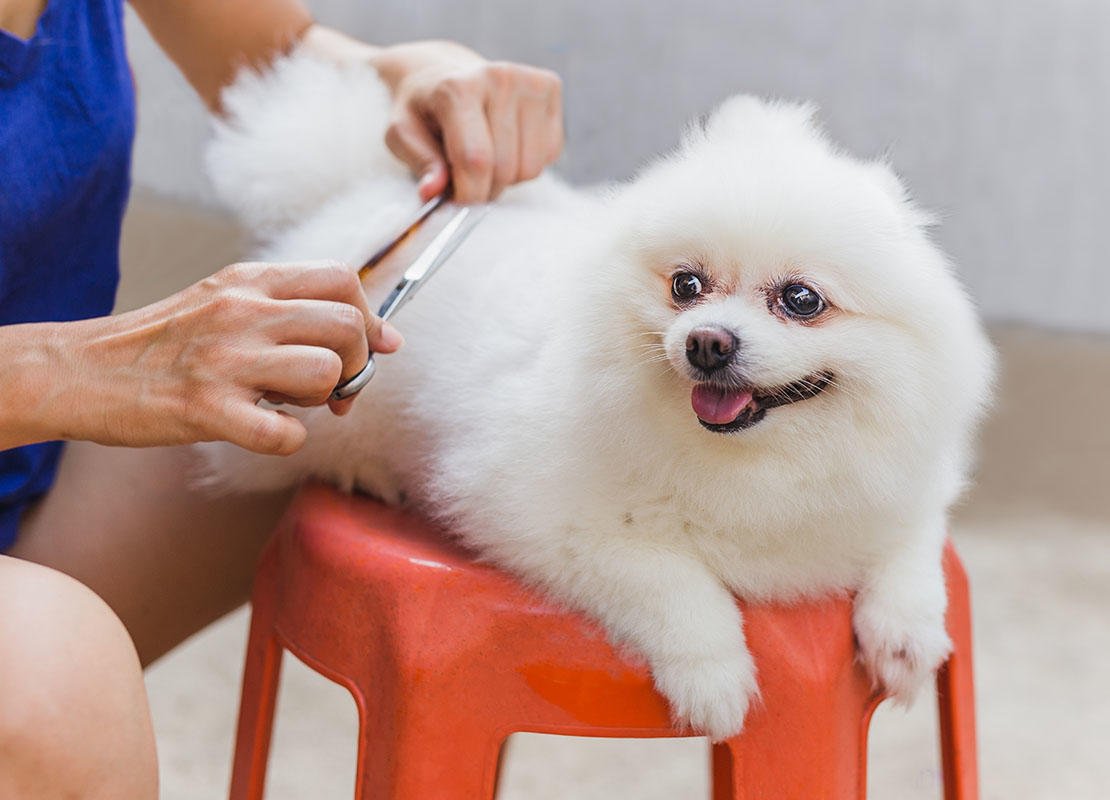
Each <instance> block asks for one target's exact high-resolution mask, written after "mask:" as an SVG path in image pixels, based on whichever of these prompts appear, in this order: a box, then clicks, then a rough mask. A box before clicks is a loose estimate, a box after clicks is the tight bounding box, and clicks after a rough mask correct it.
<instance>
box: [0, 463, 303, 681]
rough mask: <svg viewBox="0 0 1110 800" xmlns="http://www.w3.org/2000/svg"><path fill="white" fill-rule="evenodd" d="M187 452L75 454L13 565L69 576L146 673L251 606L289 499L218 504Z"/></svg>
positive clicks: (34, 514) (26, 525) (24, 531)
mask: <svg viewBox="0 0 1110 800" xmlns="http://www.w3.org/2000/svg"><path fill="white" fill-rule="evenodd" d="M191 468H192V454H191V453H190V451H189V450H188V448H183V447H178V448H150V449H141V450H138V449H134V450H133V449H127V448H111V447H101V446H99V445H95V444H89V443H87V442H73V443H71V444H69V445H68V446H67V449H66V454H65V456H64V457H63V459H62V463H61V467H60V470H59V473H58V481H57V483H56V484H55V486H54V488H53V489H52V490H51V491H50V494H49V495H47V497H46V498H45V499H44V500H43V501H42V502H40V503H39V505H38V506H37V507H36V508H35V509H34V510H32V511H31V512H30V513H29V514H27V515H26V516H25V517H24V520H23V524H22V525H21V529H20V534H19V538H18V540H17V541H16V543H15V545H14V546H13V547H12V548H11V549H10V550H9V551H8V552H9V555H13V556H16V557H18V558H23V559H27V560H30V561H34V562H37V563H39V564H45V565H47V566H50V567H53V568H55V569H58V570H60V571H62V572H65V573H67V574H69V575H72V576H73V577H75V578H77V579H78V580H79V581H81V582H82V583H84V584H85V585H86V586H88V587H90V588H91V589H93V591H95V592H96V593H97V594H99V595H100V596H101V597H103V598H104V600H106V601H107V603H108V605H110V606H111V607H112V609H113V610H114V611H115V612H116V614H118V615H119V617H120V619H122V620H123V622H124V624H125V625H126V626H127V630H128V631H129V632H130V633H131V636H132V638H133V639H134V642H135V647H136V649H137V650H138V652H139V657H140V659H141V660H142V663H143V664H144V665H147V664H149V663H150V662H152V661H153V660H155V659H156V658H158V657H159V656H161V655H162V654H164V653H166V652H167V651H169V650H170V649H172V648H173V647H174V646H176V645H177V644H179V643H180V642H182V641H183V640H184V639H186V638H188V637H189V636H191V635H192V634H193V633H195V632H197V631H198V630H200V629H201V628H203V627H205V626H206V625H208V624H209V623H210V622H212V621H214V620H216V619H217V618H219V617H220V616H222V615H223V614H225V613H227V612H228V611H231V610H232V609H234V608H236V607H238V606H239V605H241V604H242V603H243V602H244V601H246V599H247V598H248V596H249V592H250V583H251V577H252V575H253V573H254V567H255V564H256V562H257V560H258V556H259V554H260V552H261V550H262V547H263V545H264V544H265V543H266V541H267V539H268V537H269V534H270V532H271V531H272V530H273V527H274V525H275V523H276V522H277V520H278V518H279V517H280V515H281V512H282V511H283V510H284V507H285V505H286V503H287V502H288V495H287V494H282V495H249V496H244V495H238V496H229V497H217V498H213V497H210V496H208V495H206V494H204V493H203V492H199V491H196V490H193V489H192V488H191V487H190V485H189V473H190V470H191Z"/></svg>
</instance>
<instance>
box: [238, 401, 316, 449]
mask: <svg viewBox="0 0 1110 800" xmlns="http://www.w3.org/2000/svg"><path fill="white" fill-rule="evenodd" d="M230 405H231V407H230V408H229V409H227V411H226V412H225V415H224V417H225V420H226V427H225V430H224V431H223V435H222V437H221V438H223V439H224V440H226V441H229V442H231V443H232V444H237V445H239V446H240V447H244V448H246V449H247V450H253V451H254V452H256V453H263V454H265V455H275V456H287V455H290V454H292V453H295V452H297V451H298V450H300V449H301V447H302V446H303V445H304V442H305V439H306V438H307V436H308V431H307V430H305V427H304V425H303V424H302V423H301V421H300V420H299V419H297V418H295V417H291V416H289V415H288V414H286V413H284V412H282V411H274V410H271V409H267V408H260V407H259V406H257V405H255V404H254V403H251V402H248V401H246V400H237V401H232V402H231V403H230Z"/></svg>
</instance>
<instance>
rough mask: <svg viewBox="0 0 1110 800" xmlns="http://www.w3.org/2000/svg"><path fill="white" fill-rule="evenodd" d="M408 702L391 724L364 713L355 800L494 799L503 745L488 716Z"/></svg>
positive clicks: (371, 713) (371, 714) (409, 699)
mask: <svg viewBox="0 0 1110 800" xmlns="http://www.w3.org/2000/svg"><path fill="white" fill-rule="evenodd" d="M406 700H407V701H410V702H406V703H405V706H404V707H402V708H401V709H399V712H400V713H396V715H395V717H394V719H393V720H392V724H389V723H388V722H387V723H386V724H375V721H374V717H375V716H377V715H375V714H374V713H373V711H372V710H371V711H369V712H366V713H363V715H362V718H361V719H360V728H361V731H360V736H359V753H358V771H357V775H356V778H355V781H356V784H355V786H356V789H355V798H356V800H423V799H424V798H428V800H433V799H434V800H493V796H494V791H495V789H496V785H497V771H498V758H499V753H500V749H501V741H499V739H498V737H496V736H495V735H493V733H492V731H491V730H490V726H489V724H488V721H487V720H486V719H485V717H484V715H482V714H477V715H475V714H472V713H466V712H465V711H460V709H458V708H457V707H456V708H451V707H450V705H449V704H444V705H442V706H441V707H438V708H434V709H427V708H425V709H418V708H414V707H413V704H412V702H411V701H412V700H413V698H412V697H411V695H410V696H409V697H408V698H406ZM359 705H360V711H361V709H362V707H363V703H362V701H361V700H360V703H359ZM483 723H485V724H483Z"/></svg>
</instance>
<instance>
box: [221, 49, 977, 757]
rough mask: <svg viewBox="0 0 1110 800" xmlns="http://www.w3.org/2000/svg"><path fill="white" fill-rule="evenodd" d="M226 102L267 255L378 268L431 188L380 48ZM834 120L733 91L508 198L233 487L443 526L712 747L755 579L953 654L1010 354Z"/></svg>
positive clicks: (906, 668)
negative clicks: (624, 156)
mask: <svg viewBox="0 0 1110 800" xmlns="http://www.w3.org/2000/svg"><path fill="white" fill-rule="evenodd" d="M224 104H225V109H226V112H227V119H226V121H225V122H222V123H219V124H218V129H217V134H216V138H215V141H214V143H213V144H212V147H211V149H210V151H209V168H210V172H211V175H212V177H213V179H214V181H215V182H216V184H217V188H218V189H219V191H220V192H221V194H222V195H223V197H225V198H226V199H227V200H228V202H230V203H231V204H233V205H234V206H236V207H237V210H238V211H239V213H240V214H241V215H242V217H243V219H244V220H245V221H246V223H247V224H248V225H249V226H251V227H252V228H254V230H255V231H257V232H259V233H260V234H261V235H262V236H263V237H264V238H265V241H266V244H265V246H264V247H263V248H262V249H261V251H260V252H259V253H258V256H259V258H260V259H265V260H294V259H319V258H335V259H340V260H343V261H345V262H348V263H352V264H357V263H361V262H362V261H363V260H364V259H365V258H366V256H367V255H368V254H369V253H370V252H371V251H372V250H374V248H375V245H377V244H380V242H381V241H382V240H383V239H384V238H386V234H388V233H390V232H392V231H393V229H394V228H395V227H396V225H397V223H398V222H399V221H401V220H403V219H404V218H405V217H407V216H409V215H411V213H412V212H413V210H414V209H415V207H416V199H415V195H416V192H415V189H414V186H413V183H412V181H411V180H410V178H409V176H408V175H407V173H406V172H405V171H404V169H403V168H402V167H401V166H400V165H399V164H398V163H396V162H394V161H393V159H392V157H391V156H390V155H389V154H388V152H387V151H386V149H385V147H384V145H382V144H380V143H381V142H382V140H383V131H384V128H385V125H386V111H387V102H386V94H385V90H384V88H382V86H381V85H380V84H379V83H378V81H377V79H376V77H375V75H374V73H373V72H372V71H371V70H370V69H369V68H366V69H361V68H338V67H335V66H331V65H325V64H323V63H319V62H316V61H312V60H309V59H306V58H302V57H294V58H292V59H288V60H286V61H284V62H282V63H280V64H279V65H278V66H277V67H276V69H275V70H274V71H273V72H271V73H269V74H267V75H265V76H257V75H253V74H251V75H245V76H243V77H241V78H240V80H239V81H238V82H237V83H236V84H235V85H234V86H233V87H232V88H230V89H229V90H228V91H227V92H226V94H225V96H224ZM813 113H814V109H813V108H812V107H811V106H808V105H795V104H788V103H779V102H763V101H760V100H757V99H753V98H751V97H735V98H733V99H730V100H728V101H726V102H724V103H723V104H722V105H721V106H720V107H719V108H718V109H717V110H716V111H715V112H714V113H713V114H712V115H711V116H710V117H709V118H708V120H707V121H706V122H704V124H701V125H698V126H695V127H692V128H691V129H690V130H688V131H687V132H686V135H685V137H684V139H683V141H682V143H681V145H680V146H679V147H678V148H677V149H676V150H675V151H674V152H673V153H671V154H669V155H667V156H666V157H664V158H662V159H660V160H659V161H657V162H656V163H654V164H652V165H651V166H649V167H648V168H646V169H645V170H643V172H642V173H641V174H640V175H639V176H638V177H637V178H636V179H635V180H633V181H631V182H630V183H627V184H624V185H620V186H617V187H614V188H612V189H610V190H608V191H606V192H604V193H587V192H583V191H579V190H575V189H572V188H570V187H568V186H566V185H565V184H563V183H562V182H560V181H559V180H558V179H556V178H554V177H552V176H544V177H541V178H540V179H538V180H536V181H534V182H533V183H531V184H528V185H525V186H521V187H518V188H515V189H511V190H509V191H507V192H506V193H505V195H504V197H503V199H502V200H501V201H500V202H499V203H498V204H497V205H496V207H495V208H494V209H493V210H492V212H491V213H490V214H489V216H488V217H487V218H486V220H485V221H484V222H483V223H482V224H481V225H480V226H479V227H478V228H477V229H476V230H475V232H474V234H473V235H472V236H471V237H470V239H469V240H468V241H467V242H466V243H465V244H464V245H463V247H462V248H461V249H460V250H459V251H458V252H457V253H456V255H455V256H454V257H453V258H452V260H451V261H450V262H449V263H448V264H447V265H446V266H445V267H444V268H443V269H442V270H441V271H440V272H439V273H437V274H436V276H435V278H434V279H433V280H431V281H430V282H429V283H428V285H427V287H425V288H424V289H423V291H422V293H421V294H420V296H419V297H418V298H417V299H416V300H415V301H414V302H412V303H411V304H410V305H408V306H407V307H406V308H405V310H404V311H403V312H402V313H401V314H400V315H399V317H398V321H397V326H398V328H400V329H401V331H402V333H403V334H404V335H405V338H406V341H407V344H406V346H405V347H404V348H403V349H402V350H401V351H400V352H399V353H397V354H396V355H391V356H388V357H383V358H381V359H380V362H379V371H378V374H377V375H376V377H375V378H374V380H373V381H372V382H371V383H370V384H369V386H368V387H367V389H365V390H364V391H363V392H362V395H361V397H360V398H359V400H358V402H357V403H356V404H355V406H354V409H353V410H352V412H351V413H350V414H349V415H348V416H346V417H341V418H340V417H335V416H333V415H332V414H330V413H329V412H328V411H327V410H326V409H316V410H312V411H308V412H297V413H298V414H299V415H300V416H302V418H303V419H304V421H305V424H306V425H307V427H308V429H309V437H308V441H307V444H306V445H305V446H304V448H303V449H302V450H301V451H300V452H298V453H296V454H295V455H292V456H289V457H285V458H279V457H265V456H257V455H253V454H250V453H247V452H245V451H241V450H237V449H236V448H234V447H232V446H230V445H215V446H208V447H206V448H205V452H206V455H207V459H208V472H207V475H208V480H209V481H210V482H212V483H215V484H217V485H218V486H220V487H221V488H223V489H225V490H228V491H249V490H254V489H262V488H274V487H279V486H287V485H290V484H293V483H296V482H298V481H300V480H302V479H304V478H305V477H307V476H316V477H319V478H322V479H324V480H327V481H331V482H334V483H335V484H338V485H339V486H341V487H343V488H345V489H358V490H361V491H364V492H368V493H370V494H372V495H375V496H377V497H380V498H383V499H384V500H386V501H387V502H390V503H406V504H409V505H411V506H412V507H414V508H416V509H418V510H419V511H420V512H422V513H424V514H427V515H429V516H431V517H432V518H435V519H438V520H441V521H444V522H446V523H447V524H448V525H449V527H450V530H452V531H453V532H455V533H456V534H458V536H460V537H462V539H463V540H465V542H466V543H468V544H469V545H471V546H473V547H474V548H476V549H477V550H478V551H479V552H480V553H482V554H483V555H484V556H485V557H486V558H488V559H489V560H490V561H492V562H494V563H496V564H498V565H500V566H502V567H503V568H505V569H506V570H509V571H511V572H513V573H515V574H517V575H518V576H520V577H521V578H523V579H524V580H526V581H528V582H529V583H531V584H533V585H536V586H538V587H541V588H542V589H543V590H545V591H546V592H547V593H549V594H550V595H551V596H553V597H554V598H557V599H559V600H560V601H562V602H564V603H565V604H567V605H569V606H571V607H574V608H577V609H580V610H582V611H584V612H586V613H587V614H588V615H590V616H591V617H593V618H595V619H597V620H599V621H600V622H601V623H602V624H603V625H604V627H605V629H606V630H607V631H608V633H609V635H610V636H611V637H612V640H613V641H614V642H618V643H621V644H624V645H631V646H632V647H633V648H635V649H636V650H638V651H639V652H640V653H642V654H643V655H644V656H645V657H646V659H647V661H648V663H649V665H650V667H651V671H652V674H653V676H654V679H655V682H656V684H657V686H658V687H659V689H660V690H661V691H662V693H663V694H664V695H665V696H666V697H667V698H668V699H669V701H670V703H671V707H672V710H673V715H674V718H675V721H676V723H677V724H680V725H684V726H689V727H690V728H691V729H693V730H695V731H698V732H701V733H704V734H706V735H708V736H709V737H711V738H712V739H714V740H720V739H722V738H726V737H729V736H732V735H734V734H736V733H737V732H739V731H740V730H741V728H742V726H743V723H744V716H745V713H746V711H747V709H748V706H749V703H750V702H751V700H752V698H753V697H754V696H755V695H756V694H757V693H758V686H759V682H758V677H757V674H758V665H757V664H755V663H753V661H752V658H751V656H750V654H749V652H748V649H747V646H746V644H745V641H744V625H743V620H742V618H741V613H740V610H739V609H738V608H737V604H736V601H735V599H734V596H739V597H741V598H744V599H747V600H751V601H768V600H775V601H791V600H798V599H801V598H806V597H815V596H821V595H826V594H828V593H831V592H843V591H854V592H856V595H855V612H854V621H855V630H856V634H857V637H858V642H859V654H860V658H861V660H862V661H863V663H864V664H865V665H866V666H867V668H868V669H869V670H870V673H871V675H872V676H873V677H874V679H875V681H876V682H877V684H879V685H881V686H882V687H884V688H885V689H886V690H888V691H889V692H890V693H892V694H893V695H894V696H895V697H896V698H898V699H901V700H908V699H909V698H910V697H911V696H912V695H913V693H914V692H915V690H916V689H917V688H918V687H919V686H920V685H922V683H923V682H925V681H926V679H927V678H928V677H929V675H930V673H931V672H932V671H933V670H934V669H935V668H936V667H937V666H938V665H939V664H940V662H941V661H942V660H943V659H944V657H945V655H946V653H947V651H948V649H949V640H948V636H947V635H946V633H945V628H944V611H945V586H944V578H943V574H942V570H941V550H942V545H943V542H944V539H945V531H946V516H947V511H948V508H949V505H950V504H951V503H952V502H953V500H954V499H955V498H956V497H957V495H958V494H959V493H960V491H961V488H962V486H963V484H964V481H965V477H966V475H967V472H968V468H969V460H970V456H971V445H972V441H973V437H974V429H975V427H976V424H977V422H978V421H979V419H980V417H981V414H982V411H983V409H984V406H985V404H986V401H987V398H988V394H989V387H990V384H991V377H992V372H993V354H992V349H991V347H990V345H989V343H988V341H987V339H986V338H985V336H984V333H983V330H982V328H981V327H980V323H979V321H978V320H977V317H976V313H975V311H974V309H973V307H972V304H971V302H970V301H969V300H968V297H967V295H966V294H965V293H964V291H963V289H962V288H961V286H960V284H959V283H958V281H957V279H956V278H955V276H954V275H953V271H952V267H951V265H950V263H949V262H948V260H947V259H946V257H945V256H944V254H943V253H942V252H941V251H940V250H939V249H938V248H937V246H936V245H934V244H933V242H932V241H930V238H929V234H928V227H929V225H930V219H929V217H928V215H926V214H925V213H923V212H922V211H921V210H920V209H918V208H917V207H915V206H914V204H913V203H912V202H911V201H910V200H909V199H908V197H907V194H906V190H905V189H904V187H903V185H902V183H901V182H900V181H899V179H898V178H897V177H896V176H895V174H894V173H893V172H892V171H891V169H890V167H889V166H888V165H887V164H886V163H883V162H873V161H861V160H857V159H855V158H852V157H850V156H849V155H847V154H845V153H844V152H842V151H840V150H839V149H837V148H836V147H835V146H834V145H833V144H831V143H830V142H829V140H828V139H827V138H826V136H825V134H824V133H823V132H822V131H821V129H820V128H819V127H818V126H817V125H816V124H815V123H814V121H813ZM385 288H388V287H385Z"/></svg>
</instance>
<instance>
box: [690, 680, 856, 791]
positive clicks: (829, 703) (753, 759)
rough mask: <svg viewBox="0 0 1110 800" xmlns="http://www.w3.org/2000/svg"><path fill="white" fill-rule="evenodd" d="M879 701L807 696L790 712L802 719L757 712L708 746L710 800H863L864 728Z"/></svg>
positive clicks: (790, 715) (789, 715)
mask: <svg viewBox="0 0 1110 800" xmlns="http://www.w3.org/2000/svg"><path fill="white" fill-rule="evenodd" d="M842 700H843V698H842ZM877 702H878V700H877V698H872V699H870V700H868V699H866V698H865V697H858V698H855V699H854V700H853V701H851V702H846V701H845V702H839V703H838V702H836V701H835V700H833V699H831V698H821V697H818V696H816V695H811V696H809V697H807V698H803V700H802V702H801V703H798V704H797V705H795V706H794V709H793V710H794V711H796V710H797V709H798V708H805V709H807V714H806V716H805V717H801V718H799V717H797V716H796V715H792V714H789V713H787V714H774V713H772V712H767V713H763V714H761V715H760V717H759V719H758V720H756V719H753V720H751V721H750V723H749V725H748V726H747V727H746V728H745V730H744V732H743V733H741V734H740V735H739V736H738V737H736V738H734V739H730V740H729V741H727V742H722V743H720V744H715V745H713V747H712V748H711V768H712V772H711V774H712V779H713V792H712V797H713V800H757V798H758V800H764V799H765V798H780V797H781V798H806V800H809V798H813V800H817V798H821V800H864V798H865V797H866V796H867V787H866V765H867V752H866V748H867V725H868V722H869V720H870V718H871V712H872V710H873V709H874V707H875V705H877Z"/></svg>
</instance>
